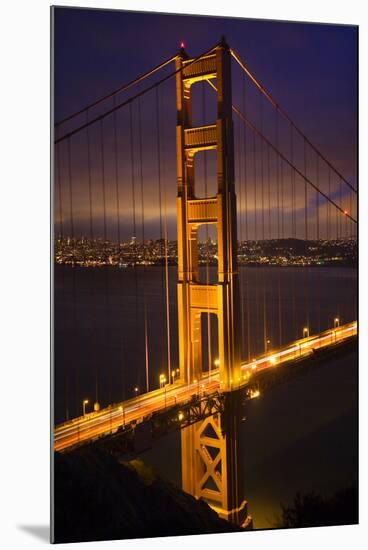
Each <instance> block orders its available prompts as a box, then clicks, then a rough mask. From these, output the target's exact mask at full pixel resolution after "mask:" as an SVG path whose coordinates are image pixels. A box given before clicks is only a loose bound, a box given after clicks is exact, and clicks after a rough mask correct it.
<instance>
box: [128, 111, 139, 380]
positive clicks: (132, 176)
mask: <svg viewBox="0 0 368 550" xmlns="http://www.w3.org/2000/svg"><path fill="white" fill-rule="evenodd" d="M129 137H130V183H131V193H132V224H133V225H132V227H133V237H134V240H132V244H131V247H132V252H133V256H134V267H133V269H134V286H135V293H134V295H135V328H136V332H137V331H138V272H137V217H136V194H135V155H134V123H133V104H132V103H130V104H129ZM137 374H138V376H137V378H138V380H137V384H138V388H140V386H141V384H140V382H141V372H140V370H139V369H137Z"/></svg>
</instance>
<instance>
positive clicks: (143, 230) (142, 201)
mask: <svg viewBox="0 0 368 550" xmlns="http://www.w3.org/2000/svg"><path fill="white" fill-rule="evenodd" d="M138 142H139V176H140V184H141V185H140V187H141V226H142V247H143V260H144V267H143V273H144V284H143V288H142V293H143V302H144V350H145V375H146V392H149V387H150V384H149V340H148V318H147V296H146V292H145V285H146V282H147V271H146V244H145V241H146V236H145V220H144V178H143V143H142V108H141V98H138Z"/></svg>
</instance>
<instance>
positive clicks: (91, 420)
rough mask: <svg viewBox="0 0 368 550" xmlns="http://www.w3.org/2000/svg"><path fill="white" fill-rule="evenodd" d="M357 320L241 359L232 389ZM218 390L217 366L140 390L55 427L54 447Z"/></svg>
mask: <svg viewBox="0 0 368 550" xmlns="http://www.w3.org/2000/svg"><path fill="white" fill-rule="evenodd" d="M357 326H358V323H357V321H354V322H352V323H348V324H346V325H342V326H340V327H335V328H333V329H329V330H326V331H324V332H322V333H320V334H318V335H314V336H310V337H307V338H303V339H301V340H297V341H296V342H293V343H291V344H289V345H288V346H286V347H284V348H281V349H278V350H274V351H269V352H268V353H267V354H265V355H262V356H261V357H258V358H255V359H254V360H253V361H250V362H248V363H242V366H241V373H242V374H241V378H239V379H238V380H236V381H231V384H232V387H231V389H234V390H237V389H239V388H240V387H243V386H246V385H247V384H249V382H250V381H251V379H252V374H254V373H257V372H261V371H266V370H267V369H274V368H275V367H276V368H277V366H278V365H281V364H284V363H286V362H287V361H292V360H296V359H298V358H301V357H306V356H308V355H311V354H312V353H314V350H317V349H321V348H325V347H328V346H333V345H334V344H337V343H339V342H341V341H343V340H345V339H347V338H350V337H352V336H355V335H356V334H357ZM215 391H221V380H219V371H218V369H216V370H212V371H211V375H209V374H208V373H203V378H202V379H201V380H199V381H196V382H194V383H192V384H182V383H181V384H180V383H179V382H177V383H173V384H168V385H166V386H165V387H163V388H160V389H157V390H154V391H151V392H149V393H145V394H142V395H140V396H137V397H134V398H132V399H129V400H127V401H125V402H123V403H118V404H114V405H110V406H109V407H106V408H104V409H102V410H101V411H99V412H93V413H88V414H86V415H84V416H82V417H79V418H75V419H73V420H70V421H68V422H65V423H63V424H59V425H58V426H56V427H55V430H54V450H55V451H63V450H65V449H67V448H68V447H71V446H74V445H78V444H80V443H86V442H89V441H93V440H94V439H95V438H98V437H100V436H102V435H107V434H109V433H114V432H115V431H116V430H117V429H118V428H120V427H121V426H127V425H129V424H131V423H132V422H137V423H138V422H141V421H142V420H143V418H145V417H147V416H149V415H150V414H152V413H154V412H158V411H164V410H165V409H169V408H170V407H172V406H174V405H180V404H184V403H187V402H188V401H189V400H190V399H191V398H192V396H193V395H197V396H203V395H204V394H205V393H206V394H210V393H213V392H215Z"/></svg>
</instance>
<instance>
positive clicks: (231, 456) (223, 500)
mask: <svg viewBox="0 0 368 550" xmlns="http://www.w3.org/2000/svg"><path fill="white" fill-rule="evenodd" d="M238 393H239V392H232V393H230V392H228V393H227V394H226V398H225V408H224V412H223V413H218V414H215V415H213V416H209V417H208V418H206V419H205V420H203V421H201V422H197V423H195V424H192V425H191V426H188V427H187V428H184V429H182V431H181V456H182V488H183V490H184V491H186V492H187V493H190V494H191V495H193V496H194V497H196V498H198V499H199V498H202V499H203V500H205V501H206V502H207V503H208V504H209V505H210V506H211V508H213V510H215V511H216V512H217V513H218V515H219V516H220V517H222V518H223V519H226V520H228V521H231V522H232V523H235V524H237V525H240V526H242V527H243V528H245V529H251V528H252V519H251V517H250V516H248V509H247V502H246V500H244V498H243V496H242V495H243V487H244V485H243V475H242V472H243V469H242V468H241V467H239V466H240V461H241V456H240V452H239V451H240V449H239V425H240V422H241V416H242V414H241V403H240V395H238Z"/></svg>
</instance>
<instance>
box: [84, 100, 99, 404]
mask: <svg viewBox="0 0 368 550" xmlns="http://www.w3.org/2000/svg"><path fill="white" fill-rule="evenodd" d="M86 122H87V123H88V122H89V110H88V109H87V110H86ZM86 138H87V171H88V202H89V234H90V239H91V243H93V242H94V228H93V201H92V170H91V135H90V127H89V126H87V128H86ZM92 246H93V245H92ZM94 276H95V270H93V278H94ZM94 282H95V279H94ZM94 385H95V402H96V403H97V402H98V361H97V360H96V362H95V384H94Z"/></svg>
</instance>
